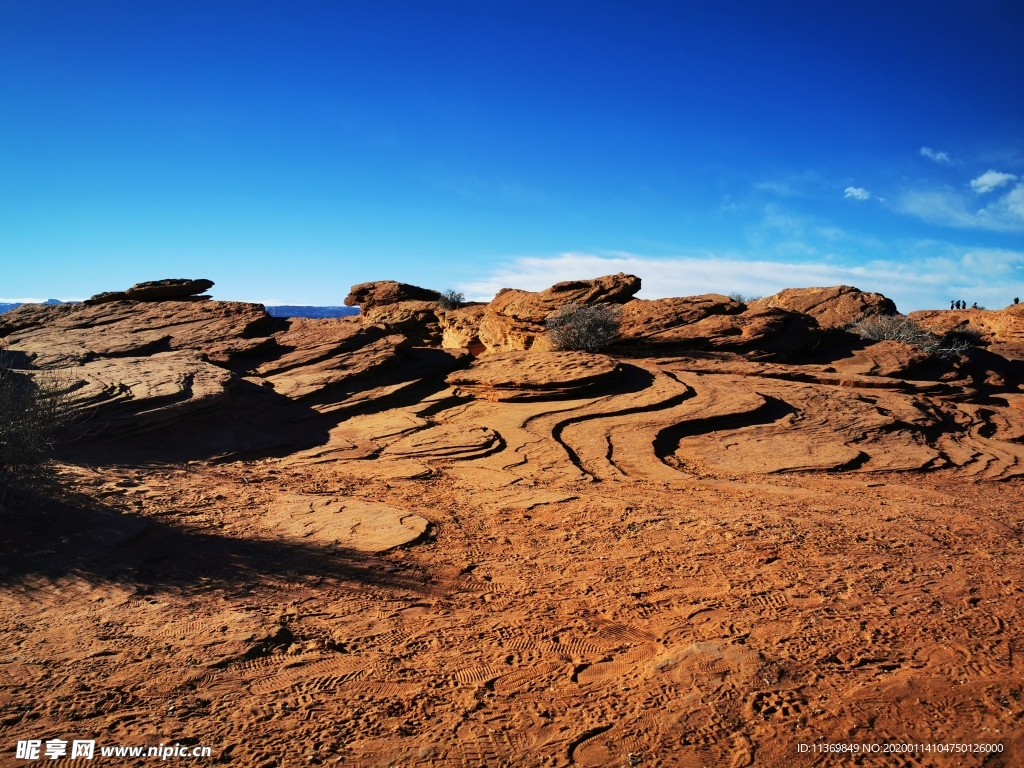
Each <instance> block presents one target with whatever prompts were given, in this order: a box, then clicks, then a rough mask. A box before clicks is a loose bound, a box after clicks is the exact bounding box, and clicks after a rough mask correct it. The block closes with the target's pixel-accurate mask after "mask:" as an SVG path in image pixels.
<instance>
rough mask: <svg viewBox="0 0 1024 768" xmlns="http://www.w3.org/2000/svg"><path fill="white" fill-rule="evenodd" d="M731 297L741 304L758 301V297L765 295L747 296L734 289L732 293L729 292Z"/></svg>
mask: <svg viewBox="0 0 1024 768" xmlns="http://www.w3.org/2000/svg"><path fill="white" fill-rule="evenodd" d="M729 298H730V299H732V300H733V301H738V302H739V303H740V304H749V303H751V302H752V301H757V300H758V299H760V298H763V297H761V296H746V295H744V294H742V293H740V292H739V291H733V292H732V293H730V294H729Z"/></svg>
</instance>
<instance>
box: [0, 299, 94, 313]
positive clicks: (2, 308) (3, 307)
mask: <svg viewBox="0 0 1024 768" xmlns="http://www.w3.org/2000/svg"><path fill="white" fill-rule="evenodd" d="M24 303H25V302H21V303H19V304H0V314H3V313H4V312H10V311H11V310H12V309H17V308H18V307H20V306H21V305H22V304H24ZM78 303H79V302H77V301H61V300H60V299H47V300H46V301H44V302H43V304H78Z"/></svg>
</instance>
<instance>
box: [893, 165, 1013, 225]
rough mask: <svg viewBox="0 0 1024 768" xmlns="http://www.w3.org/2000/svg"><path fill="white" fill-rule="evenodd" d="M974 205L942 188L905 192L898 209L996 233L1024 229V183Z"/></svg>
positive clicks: (932, 221) (931, 220)
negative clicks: (994, 197) (985, 201)
mask: <svg viewBox="0 0 1024 768" xmlns="http://www.w3.org/2000/svg"><path fill="white" fill-rule="evenodd" d="M979 178H982V177H979ZM976 181H977V179H976ZM975 205H977V203H974V199H973V198H968V197H966V196H965V195H964V194H962V193H960V192H959V191H956V190H952V189H949V188H942V189H924V190H921V189H918V190H910V191H908V192H904V193H903V194H902V195H901V196H900V198H899V199H898V200H897V202H896V205H895V208H896V210H897V211H899V212H900V213H905V214H909V215H911V216H917V217H918V218H920V219H923V220H924V221H927V222H929V223H930V224H939V225H941V226H947V227H961V228H964V229H987V230H990V231H993V232H1024V184H1017V185H1016V186H1015V187H1014V188H1013V189H1011V190H1010V191H1008V192H1007V193H1006V194H1004V195H1002V196H1001V197H998V198H996V199H995V200H993V201H992V202H990V203H988V204H987V205H985V206H984V207H983V208H980V209H978V208H975V207H974V206H975Z"/></svg>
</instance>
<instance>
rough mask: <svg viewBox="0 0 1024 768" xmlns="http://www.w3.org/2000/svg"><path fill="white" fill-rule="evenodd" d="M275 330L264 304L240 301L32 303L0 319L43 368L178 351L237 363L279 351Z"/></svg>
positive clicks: (2, 328)
mask: <svg viewBox="0 0 1024 768" xmlns="http://www.w3.org/2000/svg"><path fill="white" fill-rule="evenodd" d="M270 326H271V318H270V316H269V315H267V313H266V312H265V311H264V309H263V306H262V305H260V304H245V303H242V302H236V301H203V302H179V301H146V302H136V301H121V302H113V303H103V302H101V303H99V304H61V305H43V304H25V305H24V306H21V307H19V308H18V309H15V310H12V311H10V312H6V313H4V314H3V315H0V338H2V339H3V341H4V343H5V345H6V346H7V348H8V349H9V350H11V351H17V352H22V353H24V354H25V356H26V357H27V358H28V359H29V360H31V361H32V362H33V363H34V364H35V365H36V366H38V367H41V368H46V367H52V366H55V365H75V364H81V363H85V362H87V361H90V360H94V359H96V358H107V357H133V356H134V357H138V356H142V355H149V354H155V353H158V352H172V351H178V350H191V351H194V352H196V353H198V354H200V355H202V356H203V357H204V358H205V359H207V360H209V361H211V362H214V363H219V364H230V363H231V362H232V361H233V360H235V359H236V358H239V357H243V356H245V355H252V354H255V353H257V352H259V351H261V350H263V349H266V348H267V347H268V346H270V345H272V344H273V340H272V339H269V338H268V336H267V333H269V329H270Z"/></svg>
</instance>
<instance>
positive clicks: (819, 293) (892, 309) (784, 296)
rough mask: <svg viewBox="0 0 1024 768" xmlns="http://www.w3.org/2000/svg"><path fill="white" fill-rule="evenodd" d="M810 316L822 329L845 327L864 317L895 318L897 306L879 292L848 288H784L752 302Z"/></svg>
mask: <svg viewBox="0 0 1024 768" xmlns="http://www.w3.org/2000/svg"><path fill="white" fill-rule="evenodd" d="M752 304H753V305H755V306H761V307H776V308H779V309H786V310H789V311H791V312H800V313H802V314H805V315H810V316H811V317H813V318H814V319H815V320H817V321H818V325H819V326H821V327H822V328H829V329H831V328H845V327H846V326H848V325H850V324H851V323H855V322H857V321H858V320H860V319H861V318H862V317H864V316H865V315H895V314H896V313H897V312H896V305H895V304H894V303H893V301H892V299H887V298H886V297H885V296H883V295H882V294H880V293H866V292H864V291H861V290H859V289H857V288H854V287H852V286H849V285H837V286H834V287H832V288H787V289H786V290H784V291H779V293H776V294H775V295H773V296H766V297H765V298H763V299H758V300H757V301H755V302H752Z"/></svg>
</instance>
